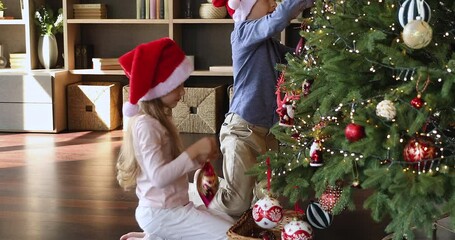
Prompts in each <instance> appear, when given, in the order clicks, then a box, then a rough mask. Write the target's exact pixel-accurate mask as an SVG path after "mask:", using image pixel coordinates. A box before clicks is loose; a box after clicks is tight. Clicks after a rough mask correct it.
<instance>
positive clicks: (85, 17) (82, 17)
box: [74, 14, 107, 19]
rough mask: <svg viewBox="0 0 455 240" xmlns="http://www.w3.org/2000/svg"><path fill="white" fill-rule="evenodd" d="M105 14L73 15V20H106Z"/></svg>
mask: <svg viewBox="0 0 455 240" xmlns="http://www.w3.org/2000/svg"><path fill="white" fill-rule="evenodd" d="M106 18H107V15H106V14H104V15H103V14H74V19H106Z"/></svg>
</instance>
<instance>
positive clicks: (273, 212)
mask: <svg viewBox="0 0 455 240" xmlns="http://www.w3.org/2000/svg"><path fill="white" fill-rule="evenodd" d="M252 214H253V219H254V222H255V223H256V224H257V225H258V226H259V227H261V228H265V229H271V228H274V227H276V226H277V225H278V223H280V222H281V220H282V219H283V207H281V205H280V202H279V201H278V200H276V199H275V198H271V197H268V196H266V197H265V198H263V199H260V200H259V201H257V202H256V203H255V204H254V206H253V211H252Z"/></svg>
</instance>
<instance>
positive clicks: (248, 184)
mask: <svg viewBox="0 0 455 240" xmlns="http://www.w3.org/2000/svg"><path fill="white" fill-rule="evenodd" d="M220 146H221V153H222V154H223V177H224V179H225V180H226V186H225V187H220V189H219V190H218V192H217V193H216V195H215V198H214V199H213V201H212V202H211V203H210V206H209V207H210V208H212V209H217V210H219V211H223V212H225V213H227V214H229V215H231V216H240V215H242V213H243V212H244V211H246V210H248V209H249V208H250V207H251V201H252V199H253V188H254V186H255V182H256V178H255V177H254V176H251V175H246V174H245V172H246V171H248V170H249V169H250V168H251V167H253V165H254V164H256V162H257V160H256V158H257V157H258V156H259V155H261V154H264V153H265V152H266V151H268V150H270V149H272V150H275V149H277V146H278V144H277V141H276V139H275V138H274V136H273V135H272V134H270V133H269V129H268V128H264V127H258V126H255V125H252V124H250V123H248V122H246V121H245V120H243V119H242V118H241V117H240V116H239V115H237V114H234V113H230V114H228V115H227V116H226V118H225V120H224V123H223V125H222V127H221V130H220Z"/></svg>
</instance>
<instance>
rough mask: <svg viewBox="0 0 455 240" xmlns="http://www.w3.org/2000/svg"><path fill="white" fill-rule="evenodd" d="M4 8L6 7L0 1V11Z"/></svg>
mask: <svg viewBox="0 0 455 240" xmlns="http://www.w3.org/2000/svg"><path fill="white" fill-rule="evenodd" d="M5 9H6V7H5V5H3V2H2V1H0V11H3V10H5Z"/></svg>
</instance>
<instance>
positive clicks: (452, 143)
mask: <svg viewBox="0 0 455 240" xmlns="http://www.w3.org/2000/svg"><path fill="white" fill-rule="evenodd" d="M377 2H378V3H386V2H387V1H383V0H378V1H377ZM395 2H397V3H398V4H396V3H395ZM399 2H400V1H389V2H387V4H388V5H387V7H388V8H391V9H392V10H393V9H395V10H394V11H396V9H397V8H398V7H399V6H400V4H399ZM371 4H372V1H368V2H367V5H371ZM344 5H345V1H336V2H335V1H330V0H329V1H325V2H324V5H323V6H322V8H315V9H314V11H313V15H314V16H318V17H320V19H325V20H326V23H327V24H325V25H322V26H320V28H319V29H312V28H311V27H310V26H305V28H304V29H303V31H305V32H308V33H310V32H315V33H317V34H325V35H329V34H333V35H335V36H336V39H335V41H334V42H333V43H332V44H333V45H334V46H335V45H337V44H339V43H343V44H344V45H345V50H346V51H347V52H349V53H353V54H358V55H360V56H361V57H364V59H365V60H366V61H367V62H368V63H370V64H371V67H370V69H369V70H370V72H371V73H375V72H376V71H377V70H378V69H379V68H386V69H389V70H392V71H393V73H394V74H392V78H393V79H395V80H397V81H404V82H406V81H411V82H414V81H415V80H416V78H415V76H416V75H417V72H418V70H419V68H418V67H414V66H411V67H403V66H397V65H396V64H395V61H394V59H393V58H392V57H390V58H389V59H388V60H389V63H388V64H385V63H382V62H378V61H375V60H373V59H371V58H369V57H367V56H366V55H363V53H362V51H361V50H360V49H359V48H358V47H357V46H356V44H357V41H356V40H350V39H348V38H345V37H343V36H342V34H339V33H336V32H334V28H333V27H332V26H331V16H333V15H334V14H336V12H337V10H340V9H341V10H342V9H343V6H344ZM440 5H441V6H440V9H442V10H444V11H446V12H447V13H452V10H451V9H449V8H447V7H446V6H444V5H443V3H440ZM322 16H323V18H322ZM364 17H365V14H362V15H360V16H357V17H355V18H353V21H354V23H358V22H359V21H362V18H364ZM453 25H454V24H453V23H451V24H448V25H447V26H453ZM388 27H389V29H385V30H384V29H383V30H379V29H376V28H374V27H371V28H370V31H383V32H385V33H387V34H390V33H394V34H395V35H397V37H396V38H395V41H396V43H398V44H402V40H401V39H400V37H399V33H397V27H396V26H395V23H392V24H390V25H389V26H388ZM327 29H328V30H330V31H326V30H327ZM349 35H350V37H353V36H356V33H354V32H351V33H350V34H349ZM435 35H439V36H441V37H442V39H448V38H450V37H452V38H453V40H455V29H451V30H448V31H445V32H444V33H435ZM319 41H320V42H322V39H321V38H319ZM433 44H434V45H435V46H439V45H440V44H439V43H438V42H437V41H434V42H433ZM304 48H305V50H306V51H305V55H304V56H303V58H302V59H303V62H304V64H305V65H306V66H307V67H308V68H311V67H313V66H317V59H316V58H315V57H314V56H313V55H312V53H311V52H310V50H311V49H310V47H308V46H304ZM291 61H296V60H295V59H291ZM453 67H454V66H449V65H445V66H444V71H445V72H446V73H447V74H453V71H452V68H453ZM436 81H437V82H439V83H441V82H443V78H442V77H438V78H437V79H436ZM293 84H296V85H298V84H297V83H295V82H291V85H293ZM294 87H295V86H294ZM390 91H391V92H398V93H403V90H402V89H399V88H398V87H397V88H392V89H390ZM383 98H384V95H380V96H375V97H372V98H370V99H365V100H356V99H353V100H352V101H351V102H349V103H340V104H339V105H338V106H337V107H336V108H335V109H333V110H331V111H330V112H332V113H333V115H332V116H330V115H327V116H321V115H320V120H319V123H318V124H321V123H324V124H335V125H336V126H340V122H339V120H338V117H336V116H338V115H339V114H338V113H340V112H341V113H342V114H346V115H348V116H349V118H350V119H351V121H352V122H353V121H354V115H355V113H356V108H357V106H361V107H364V108H367V107H372V106H374V105H375V104H376V101H375V99H383ZM397 101H401V102H406V101H404V100H402V99H397ZM406 103H407V104H409V103H408V102H406ZM425 105H426V103H425ZM426 110H427V111H430V112H432V111H433V109H432V108H430V107H427V108H426ZM416 111H417V109H416ZM316 112H318V110H316ZM315 115H316V113H315ZM312 119H314V116H311V115H307V116H306V117H305V116H302V117H301V118H299V119H298V120H299V122H300V124H299V123H298V122H297V121H296V124H295V125H294V126H292V128H291V132H293V133H295V134H297V135H298V136H297V137H295V139H296V143H295V144H292V145H289V146H288V147H290V148H291V149H294V150H297V153H295V152H294V153H292V154H289V153H288V152H286V151H280V152H275V153H274V154H275V158H277V159H278V158H282V159H288V163H287V164H286V166H285V167H284V168H282V169H274V170H272V175H273V176H275V175H277V176H281V175H285V174H286V173H287V171H293V170H294V169H295V168H296V167H299V166H301V165H302V164H303V163H305V162H306V163H308V162H309V156H307V155H306V151H305V150H306V149H309V146H310V145H311V144H312V142H313V141H314V139H316V137H315V135H318V134H315V132H320V130H319V129H315V127H312V128H311V131H309V133H308V134H306V135H305V134H304V133H303V132H305V131H306V128H307V127H308V126H316V125H318V124H315V123H314V122H313V120H312ZM390 122H391V123H390V124H396V123H395V119H392V120H391V121H390ZM367 123H370V121H369V120H367ZM429 123H430V124H431V125H433V127H434V129H433V130H431V131H429V132H427V133H416V134H419V135H422V136H426V137H429V138H431V139H433V140H434V144H435V145H436V146H437V149H438V152H439V154H438V156H437V157H435V158H432V159H422V160H421V161H418V162H407V161H401V160H398V159H392V157H391V154H390V151H391V149H390V147H387V149H386V151H387V155H386V156H377V155H369V156H368V158H369V159H370V158H371V159H378V160H379V161H380V163H381V164H383V165H386V166H387V168H390V167H392V166H393V165H395V164H399V165H401V166H403V171H404V172H412V173H416V174H423V173H430V174H432V173H434V172H440V173H449V170H450V169H455V155H454V154H455V137H451V136H448V135H446V134H445V133H444V130H443V129H439V127H438V124H437V123H436V122H435V121H434V120H429ZM384 124H388V123H384ZM375 127H378V126H377V125H376V126H375ZM407 132H409V129H408V130H407ZM390 137H391V135H390V134H388V135H387V139H390ZM317 138H318V140H320V141H321V142H322V150H323V151H324V152H326V153H327V154H329V155H336V154H339V155H340V156H342V157H343V162H345V163H346V164H352V169H353V174H354V176H353V178H354V181H356V180H357V181H358V174H359V173H358V164H357V162H358V161H360V160H363V159H365V158H366V157H365V156H364V155H363V154H361V153H357V152H350V151H347V150H345V149H337V148H331V147H328V146H327V145H324V142H325V138H326V137H324V136H322V137H321V136H317ZM398 141H399V143H400V144H402V145H404V144H405V138H404V137H403V136H401V137H400V138H399V140H398ZM282 144H283V143H282ZM283 145H287V144H283ZM445 153H449V155H448V156H446V154H445ZM422 165H423V166H427V167H424V168H422V167H421V166H422Z"/></svg>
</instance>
